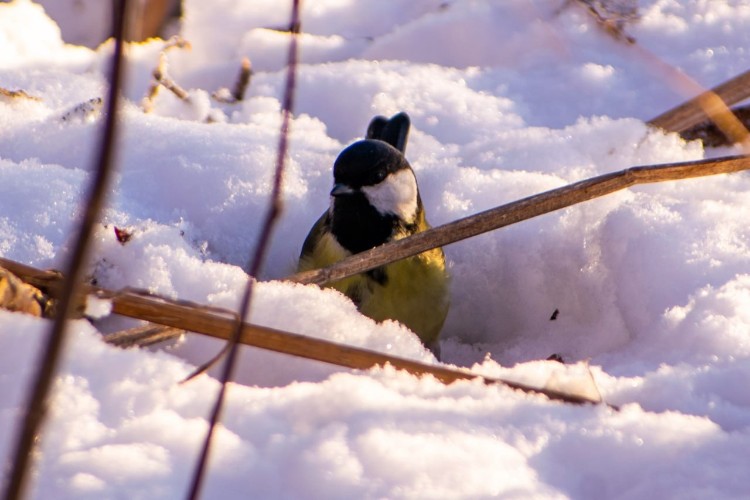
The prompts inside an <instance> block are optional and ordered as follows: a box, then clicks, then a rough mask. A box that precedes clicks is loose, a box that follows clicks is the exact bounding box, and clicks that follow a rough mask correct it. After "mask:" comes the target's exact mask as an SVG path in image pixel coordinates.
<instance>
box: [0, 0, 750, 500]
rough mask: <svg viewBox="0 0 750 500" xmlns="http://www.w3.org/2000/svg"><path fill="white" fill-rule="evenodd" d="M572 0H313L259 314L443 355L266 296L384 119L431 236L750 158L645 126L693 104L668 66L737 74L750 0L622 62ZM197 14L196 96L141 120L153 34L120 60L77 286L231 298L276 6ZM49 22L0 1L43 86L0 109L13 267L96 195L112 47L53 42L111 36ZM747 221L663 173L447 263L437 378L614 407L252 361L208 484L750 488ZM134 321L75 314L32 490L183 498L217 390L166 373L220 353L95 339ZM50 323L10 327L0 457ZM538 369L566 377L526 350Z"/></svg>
mask: <svg viewBox="0 0 750 500" xmlns="http://www.w3.org/2000/svg"><path fill="white" fill-rule="evenodd" d="M48 3H49V2H48ZM612 3H613V2H610V4H612ZM619 3H620V4H622V5H626V4H627V3H626V2H619ZM633 3H634V2H633ZM89 4H96V2H88V3H85V2H84V3H79V8H82V9H84V10H85V9H86V6H87V5H89ZM564 4H565V2H562V1H559V2H558V1H542V0H540V1H536V2H526V1H520V0H518V1H506V2H491V1H486V0H478V1H474V2H442V1H432V0H423V1H404V0H388V1H382V2H353V1H349V2H342V1H340V0H339V1H334V0H321V1H316V2H303V11H302V26H303V31H304V34H303V36H302V37H301V61H302V64H301V66H300V67H299V74H298V87H297V94H296V96H297V97H296V106H295V114H294V118H293V121H292V135H291V139H290V140H291V148H290V156H289V162H288V170H287V172H286V175H285V179H284V212H283V217H282V219H281V221H280V224H279V226H278V228H277V231H276V234H275V238H274V241H273V244H272V247H271V250H270V253H269V260H268V263H267V266H266V268H265V270H264V274H263V276H262V278H263V279H264V280H265V281H262V282H259V283H258V286H257V288H256V292H255V298H254V303H253V307H252V311H251V321H253V322H255V323H258V324H262V325H267V326H271V327H274V328H279V329H285V330H289V331H293V332H296V333H301V334H305V335H310V336H316V337H321V338H325V339H329V340H333V341H336V342H340V343H346V344H350V345H355V346H362V347H366V348H368V349H374V350H380V351H384V352H389V353H392V354H395V355H398V356H401V357H406V358H411V359H415V360H419V361H423V362H427V363H436V362H437V361H436V360H435V359H434V358H433V357H432V355H431V354H430V353H429V351H427V350H425V349H424V348H423V347H422V346H421V344H420V343H419V342H418V341H417V340H416V338H415V337H414V336H413V335H412V334H411V333H410V332H408V330H406V328H405V327H403V326H401V325H398V324H396V323H394V322H385V323H383V324H376V323H374V322H373V321H371V320H369V319H368V318H365V317H363V316H361V315H359V314H358V313H357V311H356V308H355V307H354V305H353V304H352V303H351V302H350V301H348V299H346V298H345V297H344V296H342V295H340V294H338V293H337V292H334V291H330V290H320V289H317V288H316V287H313V286H302V285H294V284H289V283H283V282H281V281H274V279H279V278H283V277H284V276H287V275H289V274H290V273H291V272H293V270H294V268H295V264H296V258H297V256H298V254H299V250H300V247H301V245H302V241H303V240H304V238H305V236H306V234H307V231H308V229H309V228H310V227H311V226H312V224H313V222H314V221H315V220H316V219H317V217H318V216H319V215H320V213H322V211H323V210H325V208H326V206H327V203H328V194H327V193H328V191H329V190H330V185H331V166H332V164H333V160H334V159H335V157H336V155H337V154H338V152H339V151H341V150H342V149H343V148H344V147H345V146H346V145H348V144H349V143H351V142H353V141H354V140H356V139H358V138H360V137H361V136H362V134H363V133H364V131H365V128H366V126H367V123H368V122H369V120H370V118H372V116H374V115H376V114H382V115H387V116H390V115H392V114H394V113H396V112H398V111H406V112H407V113H408V114H409V115H410V116H411V119H412V124H413V125H412V133H411V135H410V140H409V144H408V147H407V157H408V158H409V160H410V161H411V163H412V165H413V166H414V169H415V172H416V175H417V178H418V182H419V186H420V191H421V193H422V198H423V201H424V204H425V207H426V209H427V211H428V218H429V220H430V222H431V223H432V224H433V225H436V224H442V223H446V222H449V221H452V220H455V219H457V218H460V217H465V216H467V215H470V214H473V213H476V212H478V211H481V210H484V209H488V208H491V207H494V206H497V205H500V204H503V203H506V202H509V201H513V200H516V199H519V198H523V197H525V196H529V195H532V194H536V193H539V192H542V191H545V190H548V189H551V188H555V187H559V186H562V185H565V184H568V183H571V182H575V181H578V180H582V179H585V178H588V177H591V176H595V175H599V174H603V173H608V172H613V171H617V170H620V169H623V168H627V167H630V166H634V165H649V164H656V163H670V162H679V161H688V160H697V159H702V158H705V157H714V156H720V155H728V154H737V153H739V152H740V151H739V150H738V149H736V148H722V149H721V150H705V151H704V149H703V147H702V146H701V145H700V144H699V143H694V142H693V143H686V142H684V141H683V140H681V139H680V138H679V137H678V136H677V135H675V134H668V133H664V132H660V131H657V130H652V129H649V128H648V127H647V126H646V125H645V124H644V121H645V120H648V119H650V118H653V117H654V116H656V115H658V114H660V113H662V112H663V111H665V110H667V109H669V108H670V107H672V106H674V105H676V104H678V103H680V102H682V100H684V99H685V98H686V97H687V96H689V95H691V94H690V92H693V93H694V92H695V84H694V83H691V82H690V81H688V80H685V79H684V78H682V77H680V76H679V73H678V72H677V70H675V69H674V68H677V69H679V71H681V72H682V73H683V74H684V75H689V77H690V78H692V79H693V80H694V82H698V83H699V84H700V85H703V86H706V87H709V86H712V85H716V84H718V83H720V82H722V81H724V80H726V79H727V78H730V77H732V76H735V75H737V74H739V73H741V72H743V71H745V70H747V68H748V67H749V66H750V52H748V50H747V47H749V46H750V29H749V28H750V2H747V1H741V0H735V1H730V2H706V1H699V0H690V1H685V2H674V1H667V0H644V1H642V2H639V3H638V12H639V14H640V18H639V20H638V22H636V23H632V24H628V25H627V27H626V31H627V33H628V34H629V35H632V36H633V37H634V38H635V39H636V45H635V46H630V45H627V44H625V43H623V42H621V41H617V40H615V39H613V38H612V37H610V36H608V35H606V34H604V33H603V32H602V31H600V30H599V29H598V28H597V27H596V26H595V25H594V24H593V23H592V22H591V20H590V18H589V17H588V16H587V14H586V13H585V11H584V10H582V9H580V8H578V7H575V6H568V7H564ZM183 7H184V13H185V14H184V19H183V21H182V26H181V33H182V35H183V36H184V37H185V38H186V39H188V40H189V41H190V43H191V45H192V50H189V51H188V50H181V49H177V48H173V49H171V50H170V51H168V52H167V60H168V73H169V74H170V76H171V77H173V78H174V79H175V81H177V82H178V83H179V84H180V85H181V86H182V87H183V88H185V89H186V90H187V91H188V92H189V96H190V97H189V101H188V102H183V101H180V100H178V99H177V98H175V97H174V96H173V95H172V94H171V93H170V92H168V91H166V90H164V89H162V90H161V91H160V92H159V93H158V95H157V96H156V98H155V100H154V103H153V104H154V107H153V111H152V112H151V113H149V114H145V113H144V112H143V111H142V109H141V108H140V104H141V101H142V99H143V97H144V96H145V95H146V94H147V91H148V87H149V84H150V73H151V71H152V70H153V68H154V67H155V66H156V64H157V63H158V58H159V52H160V51H161V49H162V47H163V43H164V42H163V41H160V40H150V41H148V42H146V43H143V44H138V45H132V46H131V47H129V50H128V60H129V66H128V70H129V73H128V85H127V88H126V89H125V92H124V95H125V100H124V103H123V105H122V114H121V116H120V119H121V120H122V125H123V127H122V136H121V137H120V142H119V145H120V148H119V156H118V169H117V175H116V180H115V182H114V185H113V186H112V189H111V191H110V196H109V199H108V208H107V209H106V212H105V213H104V214H103V216H102V221H101V224H100V225H99V226H98V227H97V229H96V234H95V240H96V248H95V250H94V252H93V257H92V261H91V264H90V266H89V274H90V275H92V276H94V277H95V278H96V280H97V282H98V283H99V284H100V285H101V286H104V287H107V288H112V289H118V288H122V287H135V288H142V289H146V290H148V291H150V292H153V293H158V294H161V295H164V296H167V297H172V298H180V299H186V300H191V301H196V302H200V303H204V304H208V305H212V306H220V307H236V306H237V302H238V297H239V296H240V295H241V291H242V289H243V287H244V283H245V279H246V275H245V274H244V272H243V271H242V267H243V266H245V265H246V264H247V260H248V253H249V252H250V250H251V249H252V248H253V247H254V244H255V241H256V238H257V235H258V231H259V225H260V219H261V217H262V214H263V213H264V208H265V205H266V202H267V200H268V194H269V191H270V182H271V169H272V167H273V165H274V160H275V153H276V145H277V141H278V129H279V125H280V116H279V110H280V107H281V106H280V96H281V95H282V91H283V83H284V79H285V57H286V51H287V44H288V41H289V37H288V35H287V34H285V33H283V32H282V31H279V30H280V29H282V30H283V29H284V28H285V27H286V26H287V25H288V19H289V7H288V6H284V7H279V6H278V2H271V1H266V2H237V1H235V0H216V1H214V2H201V1H197V0H185V1H184V2H183ZM91 9H96V7H91ZM49 12H50V14H54V15H55V17H56V20H55V21H53V20H52V19H51V18H50V17H48V16H47V14H45V11H44V10H43V9H42V8H41V7H39V6H38V5H36V4H33V3H31V2H30V1H28V0H15V1H12V2H9V3H2V4H0V87H3V88H6V89H11V90H19V89H22V90H24V91H25V92H26V93H28V94H29V95H31V96H34V97H37V98H38V100H35V99H25V98H17V99H8V98H1V97H0V199H2V200H3V202H2V203H1V204H0V255H2V256H3V257H5V258H9V259H14V260H17V261H20V262H23V263H26V264H29V265H34V266H37V267H41V268H49V267H58V268H59V267H60V266H62V265H63V263H64V262H65V256H66V255H67V252H68V251H69V249H70V247H71V243H72V242H71V234H72V232H73V228H74V225H75V223H76V221H77V220H78V216H79V214H80V202H81V197H82V194H83V193H84V192H85V190H86V186H87V183H88V181H89V180H90V171H91V169H92V165H93V154H94V150H95V149H96V143H97V138H98V135H97V134H98V133H99V130H100V127H101V124H102V113H103V111H102V107H101V103H98V102H97V101H96V99H97V98H101V97H104V96H105V89H106V71H107V68H108V65H107V63H108V60H109V59H108V58H109V56H110V55H111V52H112V42H111V41H109V42H106V43H104V44H102V45H101V46H99V47H98V48H96V49H88V48H84V47H81V46H77V45H69V44H66V43H64V42H63V39H62V38H61V32H62V33H74V34H75V33H79V34H80V33H82V32H85V31H86V30H83V29H82V28H81V25H86V24H83V23H89V24H90V25H91V26H92V27H96V29H94V28H92V29H91V30H90V31H89V33H90V34H91V36H92V37H93V36H94V35H96V33H98V31H97V30H98V29H99V28H98V27H99V26H100V25H101V24H102V23H107V22H109V21H108V20H106V19H102V18H101V17H100V16H101V15H102V13H101V12H98V11H96V10H88V11H86V12H85V13H78V14H73V13H71V12H74V11H70V10H68V11H65V10H64V9H54V10H50V11H49ZM76 12H77V11H76ZM97 16H99V17H97ZM57 23H59V24H60V25H61V26H64V29H63V30H62V31H61V29H60V28H58V24H57ZM95 23H99V24H95ZM77 43H82V42H77ZM243 57H248V58H249V59H250V60H251V61H252V65H253V70H254V72H255V73H254V75H253V77H252V82H251V84H250V87H249V90H248V95H247V98H246V100H245V101H243V102H241V103H237V104H227V103H219V102H217V101H215V100H212V99H211V98H210V94H211V93H213V92H215V91H216V90H218V89H220V88H224V87H231V86H232V85H233V82H234V79H235V78H236V75H237V74H238V72H239V68H240V62H241V60H242V58H243ZM670 67H671V68H672V69H669V68H670ZM665 68H666V69H665ZM691 89H692V90H691ZM686 92H687V93H686ZM208 121H210V122H211V123H207V122H208ZM748 207H750V177H748V175H747V174H746V173H740V174H733V175H723V176H717V177H709V178H702V179H698V180H685V181H680V182H668V183H661V184H656V185H648V186H642V187H634V188H631V189H628V190H625V191H620V192H618V193H615V194H612V195H609V196H607V197H604V198H600V199H597V200H594V201H590V202H587V203H584V204H581V205H577V206H574V207H571V208H568V209H564V210H561V211H558V212H555V213H552V214H548V215H545V216H541V217H538V218H535V219H532V220H529V221H526V222H523V223H520V224H516V225H513V226H510V227H507V228H504V229H501V230H498V231H495V232H492V233H489V234H485V235H482V236H479V237H476V238H472V239H470V240H466V241H463V242H460V243H456V244H453V245H450V246H448V247H446V248H445V251H446V255H447V257H448V260H449V264H450V271H451V275H452V283H451V299H452V306H451V311H450V314H449V316H448V320H447V323H446V326H445V329H444V331H443V336H442V338H443V342H442V351H443V357H444V362H446V363H449V364H455V365H458V366H468V367H473V368H474V370H476V371H477V372H481V373H484V374H486V375H488V376H503V377H508V378H515V379H521V380H532V379H533V380H539V381H541V383H545V381H547V382H548V383H550V384H551V383H553V382H554V380H557V379H564V378H566V377H568V376H571V377H573V378H575V377H577V376H581V375H582V374H583V375H586V376H588V373H589V370H590V373H591V376H593V378H594V380H595V382H596V385H597V387H598V390H599V392H600V393H601V395H602V397H603V399H604V400H605V401H606V402H608V403H610V404H613V405H618V406H620V407H621V408H620V410H619V411H616V410H614V409H612V408H610V407H608V406H606V405H599V406H571V405H566V404H562V403H556V402H550V401H548V400H546V399H545V398H542V397H539V396H533V395H527V394H522V393H518V392H514V391H512V390H510V389H507V388H504V387H500V386H486V385H483V384H482V383H480V382H476V381H474V382H460V383H454V384H452V385H448V386H445V385H442V384H440V383H439V382H437V381H436V380H434V379H432V378H430V377H426V378H422V379H419V378H416V377H412V376H410V375H408V374H405V373H402V372H397V371H395V370H392V369H389V368H385V369H375V370H371V371H368V372H359V371H350V370H345V369H339V368H336V367H333V366H329V365H323V364H319V363H315V362H312V361H306V360H303V359H297V358H291V357H287V356H283V355H279V354H273V353H269V352H263V351H260V350H257V349H250V348H243V352H242V355H241V357H240V366H239V370H238V371H239V373H238V375H237V382H238V383H236V384H232V386H231V388H230V390H229V392H228V402H227V406H226V412H225V416H224V418H223V420H222V425H221V426H220V428H219V431H218V433H217V439H216V443H215V447H214V450H213V453H212V458H211V467H210V471H209V472H210V474H209V476H208V480H207V483H206V485H205V489H204V498H247V497H248V496H250V497H253V498H485V497H490V496H499V497H504V498H584V499H588V498H590V499H601V498H743V497H746V495H747V492H748V491H750V479H748V476H747V474H746V469H747V465H748V463H750V451H748V450H750V398H749V397H748V395H747V394H748V393H747V390H746V388H745V383H746V381H747V380H748V379H749V378H750V341H749V340H748V339H749V338H750V337H749V335H750V230H749V229H748V225H747V220H748V217H749V216H750V213H749V210H750V209H748ZM114 227H118V228H121V229H126V230H127V231H128V232H130V233H131V234H132V237H131V239H130V240H129V241H128V242H127V243H125V244H121V243H120V242H118V241H117V239H116V237H115V232H114ZM108 306H109V305H108V304H107V303H96V302H92V303H91V304H90V308H91V312H92V314H94V315H96V316H105V315H106V314H107V307H108ZM555 310H558V311H559V314H558V316H557V319H555V320H554V321H551V320H550V317H551V315H552V313H553V311H555ZM136 324H138V323H137V322H135V321H134V320H128V319H124V318H121V317H114V316H109V317H106V318H100V319H98V320H96V321H95V322H94V323H93V324H91V323H89V322H87V321H83V320H78V321H75V322H73V323H72V324H71V325H70V328H69V329H70V333H71V337H72V338H71V341H70V343H69V348H68V350H67V352H66V355H65V358H64V361H63V366H62V369H61V370H60V372H59V374H58V375H57V379H56V382H55V394H54V400H53V402H52V411H51V416H50V418H49V420H48V422H47V425H46V427H45V432H44V434H43V436H42V440H41V444H42V450H41V451H42V453H41V455H40V456H39V459H38V461H37V471H36V474H35V475H34V476H33V493H32V496H33V498H77V499H78V498H97V499H100V498H179V497H181V496H183V495H184V494H185V492H186V490H187V486H188V484H189V477H190V474H191V472H192V467H193V465H194V462H195V460H196V458H197V450H198V447H199V445H200V442H201V440H202V438H203V435H204V433H205V430H206V427H207V423H206V422H207V415H208V411H209V408H210V406H211V404H212V401H213V398H214V396H215V394H216V391H217V387H218V384H217V382H216V381H215V379H214V378H213V377H212V375H213V372H211V373H209V374H208V375H202V376H200V377H198V378H196V379H194V380H192V381H190V382H189V383H185V384H180V383H179V382H180V381H181V380H182V379H183V378H184V377H185V376H186V375H187V374H188V373H190V372H191V371H192V370H193V369H194V367H195V366H197V365H198V364H200V363H202V362H204V361H206V360H207V359H209V358H210V357H211V356H213V355H214V354H215V353H216V352H218V350H219V349H220V347H221V343H219V342H218V341H216V340H213V339H209V338H204V337H201V336H198V335H192V334H191V335H186V336H184V337H183V338H181V339H180V340H179V341H177V342H175V343H173V344H170V345H161V346H157V347H156V348H152V349H142V350H138V349H129V350H121V349H117V348H114V347H111V346H109V345H106V344H104V343H102V342H101V340H100V338H99V337H100V335H101V333H102V332H105V333H106V332H111V331H116V330H119V329H122V328H127V327H131V326H134V325H136ZM48 327H49V323H48V322H47V321H46V320H41V319H37V318H32V317H28V316H26V315H23V314H20V313H10V312H7V311H0V345H1V346H2V348H1V349H0V453H2V456H3V459H5V457H7V456H8V455H9V452H10V448H11V446H12V443H13V438H14V432H15V430H16V428H17V424H18V416H19V413H20V410H21V406H22V404H23V401H24V394H25V391H26V388H27V385H28V381H29V380H30V376H31V374H32V372H33V367H34V364H35V362H36V359H37V355H38V349H39V346H40V345H41V343H42V342H43V339H44V338H45V337H44V336H45V334H46V332H47V329H48ZM552 353H559V354H560V355H562V357H563V358H564V359H565V360H566V361H568V362H570V363H571V365H569V366H568V367H565V366H562V365H559V364H557V363H555V362H549V361H539V360H540V359H541V360H543V359H545V358H547V356H549V355H550V354H552ZM587 366H588V368H587Z"/></svg>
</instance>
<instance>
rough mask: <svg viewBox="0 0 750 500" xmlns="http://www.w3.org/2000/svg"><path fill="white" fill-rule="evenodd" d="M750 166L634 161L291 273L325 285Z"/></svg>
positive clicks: (729, 161)
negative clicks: (601, 200) (633, 193)
mask: <svg viewBox="0 0 750 500" xmlns="http://www.w3.org/2000/svg"><path fill="white" fill-rule="evenodd" d="M748 168H750V158H748V157H746V156H732V157H725V158H717V159H713V160H702V161H694V162H685V163H669V164H664V165H655V166H645V167H632V168H628V169H626V170H621V171H619V172H613V173H609V174H604V175H600V176H599V177H594V178H591V179H587V180H584V181H580V182H576V183H573V184H569V185H567V186H563V187H560V188H557V189H552V190H550V191H547V192H545V193H541V194H537V195H534V196H529V197H528V198H524V199H522V200H518V201H514V202H512V203H508V204H507V205H502V206H499V207H496V208H493V209H490V210H487V211H485V212H481V213H478V214H476V215H472V216H469V217H466V218H464V219H459V220H457V221H454V222H450V223H448V224H445V225H443V226H440V227H436V228H432V229H430V230H429V231H425V232H422V233H417V234H414V235H412V236H409V237H407V238H404V239H402V240H398V241H393V242H390V243H386V244H385V245H381V246H379V247H375V248H373V249H371V250H367V251H365V252H362V253H358V254H355V255H352V256H351V257H347V258H346V259H343V260H341V261H339V262H337V263H336V264H334V265H332V266H329V267H326V268H323V269H317V270H313V271H306V272H303V273H297V274H295V275H293V276H290V277H289V278H288V279H289V280H290V281H296V282H298V283H315V284H318V285H323V284H325V283H329V282H331V281H336V280H340V279H342V278H346V277H347V276H353V275H355V274H359V273H361V272H364V271H368V270H370V269H374V268H376V267H379V266H382V265H385V264H389V263H391V262H394V261H397V260H400V259H405V258H407V257H411V256H413V255H417V254H419V253H422V252H425V251H427V250H430V249H433V248H436V247H440V246H444V245H448V244H450V243H455V242H457V241H461V240H463V239H466V238H471V237H472V236H477V235H479V234H482V233H486V232H488V231H492V230H494V229H499V228H501V227H504V226H508V225H510V224H515V223H516V222H520V221H523V220H526V219H531V218H532V217H536V216H538V215H542V214H546V213H549V212H553V211H555V210H559V209H561V208H565V207H569V206H571V205H575V204H577V203H581V202H584V201H588V200H591V199H594V198H598V197H600V196H604V195H607V194H610V193H613V192H615V191H619V190H621V189H625V188H628V187H631V186H634V185H636V184H647V183H652V182H663V181H675V180H680V179H688V178H691V177H702V176H707V175H717V174H725V173H731V172H739V171H742V170H747V169H748Z"/></svg>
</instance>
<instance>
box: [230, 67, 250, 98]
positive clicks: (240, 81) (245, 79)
mask: <svg viewBox="0 0 750 500" xmlns="http://www.w3.org/2000/svg"><path fill="white" fill-rule="evenodd" d="M251 76H253V67H252V65H251V64H250V59H248V58H247V57H244V58H243V59H242V64H241V66H240V74H239V75H238V76H237V82H236V83H235V84H234V88H233V89H232V97H234V99H235V100H236V101H241V100H243V99H244V98H245V91H247V86H248V85H250V77H251Z"/></svg>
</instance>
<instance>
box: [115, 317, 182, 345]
mask: <svg viewBox="0 0 750 500" xmlns="http://www.w3.org/2000/svg"><path fill="white" fill-rule="evenodd" d="M184 333H185V330H182V329H181V328H173V327H169V326H167V327H165V326H162V325H155V324H153V323H148V324H146V325H143V326H136V327H134V328H128V329H127V330H121V331H119V332H114V333H109V334H107V335H105V336H104V341H105V342H107V343H108V344H112V345H115V346H117V347H124V348H128V347H147V346H151V345H154V344H159V343H161V342H166V341H167V340H172V339H174V338H177V337H179V336H180V335H182V334H184Z"/></svg>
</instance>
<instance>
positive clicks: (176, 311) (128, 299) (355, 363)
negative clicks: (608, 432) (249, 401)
mask: <svg viewBox="0 0 750 500" xmlns="http://www.w3.org/2000/svg"><path fill="white" fill-rule="evenodd" d="M0 266H3V267H5V268H7V269H8V270H10V271H12V272H13V273H14V274H16V275H17V276H19V277H20V278H22V279H23V280H24V281H26V282H27V283H30V284H32V285H34V286H38V287H39V288H42V289H43V290H44V291H46V292H47V293H49V294H50V295H52V296H55V294H56V293H58V292H59V289H60V279H61V278H60V275H59V273H56V272H52V271H42V270H39V269H35V268H32V267H29V266H26V265H23V264H19V263H17V262H13V261H9V260H7V259H2V258H0ZM85 288H86V292H87V293H90V294H95V295H97V296H98V297H100V298H106V299H109V300H111V301H112V312H113V313H115V314H119V315H122V316H127V317H131V318H136V319H141V320H146V321H149V322H151V323H156V324H159V325H164V326H167V327H170V328H171V329H173V330H165V332H164V333H162V332H159V331H157V330H154V331H152V332H149V331H147V329H146V328H145V327H144V329H143V330H142V331H135V332H129V333H121V334H120V337H121V339H128V338H134V337H140V338H139V340H138V342H141V341H142V340H143V339H144V338H149V336H152V335H153V333H154V332H156V333H157V334H158V335H159V336H160V337H159V338H163V337H164V336H169V335H171V334H173V333H174V334H175V335H177V334H179V333H178V332H179V331H182V330H185V331H191V332H195V333H201V334H204V335H208V336H211V337H214V338H217V339H222V340H228V339H229V338H230V337H231V336H232V335H233V333H234V332H235V329H236V313H234V312H233V311H229V310H227V311H221V310H219V309H216V308H207V307H202V306H200V305H196V304H193V303H190V302H183V301H176V300H170V299H166V298H162V297H155V296H150V295H142V294H138V293H134V292H129V291H124V292H114V291H109V290H105V289H101V288H96V287H92V286H88V287H85ZM106 339H107V340H108V341H109V340H110V337H106ZM123 342H124V340H123ZM138 342H137V343H138ZM239 342H240V343H241V344H244V345H248V346H252V347H258V348H261V349H267V350H270V351H274V352H279V353H283V354H289V355H292V356H298V357H302V358H306V359H312V360H316V361H322V362H324V363H329V364H332V365H336V366H341V367H345V368H352V369H359V370H367V369H370V368H373V367H376V366H386V365H390V366H393V367H394V368H397V369H399V370H405V371H407V372H409V373H411V374H413V375H418V376H424V375H431V376H433V377H435V378H436V379H437V380H439V381H441V382H443V383H446V384H449V383H452V382H455V381H458V380H471V379H477V378H478V379H481V380H483V381H484V382H485V383H487V384H501V385H505V386H508V387H510V388H513V389H517V390H520V391H523V392H529V393H536V394H542V395H545V396H547V397H549V398H550V399H553V400H558V401H564V402H568V403H577V404H580V403H600V402H601V401H599V400H593V399H590V398H588V397H584V396H579V395H575V394H568V393H565V392H562V391H559V390H553V389H549V388H539V387H531V386H528V385H525V384H521V383H517V382H513V381H509V380H503V379H499V378H491V377H483V376H482V375H479V374H477V373H473V372H471V371H469V370H463V369H457V368H450V367H447V366H441V365H430V364H426V363H421V362H418V361H413V360H410V359H405V358H400V357H396V356H391V355H388V354H383V353H380V352H376V351H370V350H367V349H362V348H359V347H352V346H347V345H342V344H337V343H335V342H331V341H328V340H322V339H317V338H313V337H307V336H304V335H299V334H296V333H290V332H285V331H281V330H276V329H273V328H268V327H263V326H258V325H252V324H249V323H242V328H241V332H240V336H239Z"/></svg>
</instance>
